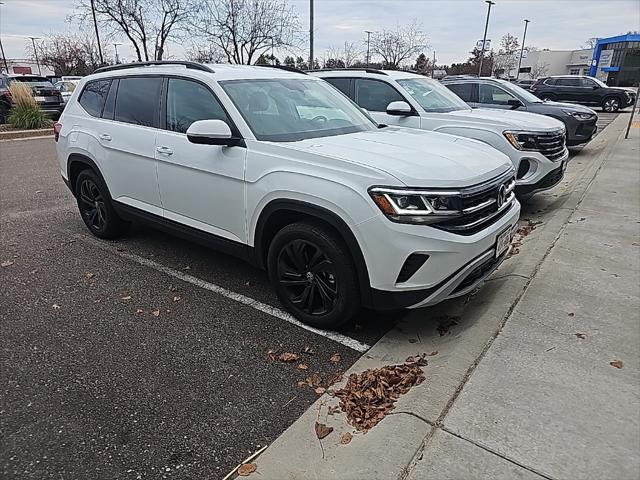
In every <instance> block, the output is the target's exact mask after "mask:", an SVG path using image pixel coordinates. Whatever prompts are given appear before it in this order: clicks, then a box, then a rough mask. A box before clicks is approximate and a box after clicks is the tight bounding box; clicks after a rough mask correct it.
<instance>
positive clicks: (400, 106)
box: [387, 101, 412, 117]
mask: <svg viewBox="0 0 640 480" xmlns="http://www.w3.org/2000/svg"><path fill="white" fill-rule="evenodd" d="M411 113H412V110H411V105H409V104H408V103H407V102H403V101H396V102H391V103H390V104H389V105H387V115H397V116H403V117H406V116H409V115H411Z"/></svg>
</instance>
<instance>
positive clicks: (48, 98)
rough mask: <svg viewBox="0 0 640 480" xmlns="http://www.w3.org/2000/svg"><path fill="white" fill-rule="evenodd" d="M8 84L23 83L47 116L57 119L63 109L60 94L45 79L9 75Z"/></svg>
mask: <svg viewBox="0 0 640 480" xmlns="http://www.w3.org/2000/svg"><path fill="white" fill-rule="evenodd" d="M8 78H9V84H11V83H13V82H23V83H26V84H28V85H29V86H30V87H31V90H32V91H33V96H34V97H35V100H36V102H37V103H38V105H39V106H40V108H41V109H42V110H43V111H44V112H45V113H46V114H48V115H49V116H51V117H53V118H57V117H58V116H59V115H60V114H61V113H62V110H63V109H64V101H63V99H62V95H61V93H60V92H59V91H58V89H57V88H56V87H54V86H53V84H52V83H51V82H50V81H49V80H47V78H46V77H40V76H37V75H9V76H8Z"/></svg>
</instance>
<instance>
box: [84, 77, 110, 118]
mask: <svg viewBox="0 0 640 480" xmlns="http://www.w3.org/2000/svg"><path fill="white" fill-rule="evenodd" d="M110 85H111V80H95V81H93V82H88V83H87V84H86V85H85V86H84V90H82V95H80V100H79V101H80V105H82V108H84V109H85V110H86V111H87V113H88V114H89V115H91V116H93V117H99V116H100V115H102V108H103V107H104V102H105V100H106V98H107V93H108V92H109V86H110Z"/></svg>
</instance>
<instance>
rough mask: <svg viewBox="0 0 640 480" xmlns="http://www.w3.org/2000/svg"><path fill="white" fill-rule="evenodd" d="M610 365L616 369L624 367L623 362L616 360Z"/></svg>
mask: <svg viewBox="0 0 640 480" xmlns="http://www.w3.org/2000/svg"><path fill="white" fill-rule="evenodd" d="M609 365H611V366H612V367H615V368H622V367H623V366H624V363H623V362H622V360H614V361H613V362H609Z"/></svg>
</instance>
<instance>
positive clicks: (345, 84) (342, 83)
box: [325, 78, 351, 97]
mask: <svg viewBox="0 0 640 480" xmlns="http://www.w3.org/2000/svg"><path fill="white" fill-rule="evenodd" d="M325 80H326V81H327V82H329V83H330V84H331V85H333V86H334V87H336V88H337V89H338V90H340V91H341V92H342V93H344V94H345V95H346V96H347V97H348V96H349V84H350V83H351V80H350V79H349V78H325Z"/></svg>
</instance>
